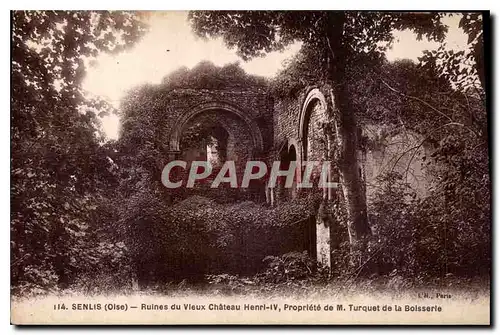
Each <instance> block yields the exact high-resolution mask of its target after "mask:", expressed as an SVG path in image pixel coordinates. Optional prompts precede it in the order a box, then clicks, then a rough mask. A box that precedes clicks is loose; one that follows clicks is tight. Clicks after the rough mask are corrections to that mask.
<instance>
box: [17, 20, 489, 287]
mask: <svg viewBox="0 0 500 335" xmlns="http://www.w3.org/2000/svg"><path fill="white" fill-rule="evenodd" d="M316 14H317V15H318V17H317V18H316V19H317V20H314V21H311V22H316V23H317V24H319V23H321V22H323V21H321V20H323V19H325V18H324V17H323V16H322V14H321V13H316ZM316 14H314V13H313V14H311V15H316ZM259 15H260V14H259ZM276 15H277V16H276V17H275V18H274V19H276V20H277V21H272V22H271V23H272V24H271V23H269V22H268V21H267V20H268V19H270V18H269V17H267V16H266V17H264V18H265V19H266V20H263V21H262V22H259V25H264V26H265V25H266V24H268V23H269V26H270V27H271V26H272V27H275V26H276V25H277V22H279V23H280V24H281V27H282V28H284V29H285V30H286V29H289V30H288V33H289V34H287V37H288V39H285V40H280V42H278V41H277V40H276V39H274V38H271V40H272V41H274V42H276V43H277V44H276V45H275V44H272V43H271V44H269V43H267V42H269V41H268V40H267V37H266V41H262V43H261V45H260V44H258V43H256V42H255V40H254V39H251V43H256V44H255V45H256V48H257V46H259V47H261V48H260V49H264V51H266V52H268V51H270V50H272V49H276V48H279V45H278V44H280V43H281V42H283V43H285V44H286V43H288V42H290V41H291V40H293V39H295V38H301V36H299V35H297V34H298V32H300V31H299V29H298V26H297V25H300V27H304V26H303V24H302V23H303V22H301V21H296V22H295V21H294V20H292V19H293V18H294V16H293V15H298V14H290V15H292V16H291V17H283V15H285V14H283V13H281V14H279V13H278V14H276ZM280 15H282V16H281V17H280ZM352 15H354V14H352ZM387 15H389V14H387ZM353 18H354V19H355V20H361V19H363V17H362V15H361V14H359V15H354V17H353ZM203 19H207V20H208V19H209V17H208V16H207V17H203ZM242 19H243V18H242ZM274 19H272V20H274ZM366 19H367V20H368V19H369V20H368V21H369V22H368V23H367V24H368V25H370V24H371V23H373V22H379V21H380V22H382V23H384V25H383V27H384V29H382V28H381V31H378V30H377V29H375V28H376V25H374V26H371V25H370V27H371V28H373V29H372V30H376V31H378V32H379V33H380V34H379V35H377V36H378V37H380V40H381V41H386V42H387V41H388V40H390V37H389V35H388V34H389V32H390V30H389V28H388V27H390V28H391V29H392V28H394V27H400V28H401V27H405V23H404V22H402V21H401V20H400V19H397V18H393V19H394V20H393V19H389V18H387V17H386V14H384V15H382V14H381V16H380V17H378V16H373V17H371V16H370V17H369V18H366ZM436 19H437V18H436V17H434V16H432V17H431V18H429V20H430V21H429V20H424V21H423V22H421V23H424V24H423V26H424V28H426V29H423V28H422V27H420V28H422V29H423V30H422V29H420V28H419V27H416V28H415V27H413V28H415V30H416V31H417V32H418V31H420V34H421V35H422V34H425V33H427V34H431V35H432V34H433V33H432V31H431V30H432V29H428V28H429V22H431V23H433V22H434V23H435V20H436ZM266 22H267V23H266ZM353 22H354V21H353ZM370 22H371V23H370ZM389 23H390V24H389ZM480 23H481V19H480V17H477V16H465V15H464V18H463V19H462V21H461V26H462V27H464V29H465V31H466V32H467V33H468V34H469V37H470V41H469V42H470V50H466V51H464V52H448V51H446V50H445V49H444V48H439V49H438V50H436V51H432V52H426V53H425V54H424V56H423V57H422V58H421V59H420V61H419V62H418V64H415V63H413V62H410V61H398V62H394V63H389V62H387V61H386V60H385V59H384V58H383V57H382V56H381V55H382V51H381V50H376V51H377V52H374V50H371V51H370V52H367V53H355V54H351V56H352V60H355V62H354V61H353V62H349V63H348V64H346V67H345V69H346V73H344V74H342V78H341V79H342V80H345V82H342V85H344V86H345V90H346V92H347V91H348V92H349V97H350V99H351V101H350V109H349V110H347V111H344V113H347V112H349V113H353V114H355V116H356V118H357V120H358V121H359V125H361V126H362V125H365V124H378V125H384V126H390V127H392V128H391V129H394V130H395V131H396V132H399V133H404V132H406V131H413V132H415V133H417V134H418V135H419V136H421V138H422V143H421V144H419V145H418V146H416V147H412V148H408V150H407V152H404V153H402V154H406V155H408V156H409V157H410V158H411V160H413V159H415V158H414V156H415V152H416V151H417V150H418V149H419V148H421V147H422V146H424V145H425V146H426V147H428V148H430V152H429V155H427V156H426V157H425V161H423V162H422V163H423V164H424V165H425V168H426V171H427V173H428V175H429V176H430V177H432V180H433V183H432V187H431V188H430V189H429V190H428V191H429V192H428V194H427V196H426V197H425V198H418V197H417V196H416V195H415V191H414V190H412V189H411V187H410V185H408V183H407V178H406V177H407V175H406V174H407V172H408V171H403V172H404V173H396V172H391V173H388V174H386V175H382V176H381V178H380V180H379V186H380V187H379V190H378V191H377V193H376V194H375V196H374V199H373V201H372V202H370V204H369V206H368V211H367V213H368V219H369V220H368V222H369V223H370V226H371V228H372V230H373V235H372V236H370V240H369V244H368V247H367V249H366V254H365V255H364V257H363V259H362V262H361V263H360V264H358V265H357V266H356V267H354V268H353V266H352V263H351V262H349V259H350V257H352V254H353V250H352V248H351V245H350V243H349V238H348V237H349V236H348V235H349V234H348V224H347V222H348V221H347V219H348V213H346V211H345V206H344V205H345V200H346V199H344V202H342V201H340V200H342V199H341V196H339V202H338V203H337V204H336V205H332V206H321V199H320V198H321V197H320V195H316V194H309V195H307V194H303V195H301V196H299V197H298V198H297V199H295V200H293V201H289V202H285V203H281V204H280V205H279V206H278V207H275V208H269V207H267V206H264V205H262V204H258V203H255V202H251V201H247V199H246V198H244V197H242V198H239V199H237V200H239V201H237V202H231V203H229V202H227V201H224V198H225V199H227V198H229V196H228V195H229V194H230V193H229V192H232V190H230V189H224V190H223V191H220V192H219V190H218V194H215V195H214V194H212V195H213V197H212V195H211V194H209V193H203V194H204V195H205V196H204V197H202V196H200V195H194V196H193V194H187V193H186V194H182V193H174V192H170V191H169V190H167V189H166V188H165V187H163V186H162V185H161V182H160V180H161V178H160V174H161V169H162V168H163V166H164V164H165V162H166V157H165V155H164V147H163V144H162V137H161V125H160V122H159V120H161V118H162V117H163V113H164V110H163V106H164V105H165V102H166V101H168V99H169V95H168V93H169V92H171V91H172V90H175V89H179V88H186V89H223V88H224V89H225V88H232V89H244V88H248V87H252V88H257V89H262V90H263V89H267V88H268V84H269V83H267V81H266V80H265V79H263V78H259V77H256V76H251V75H248V74H246V73H245V72H244V71H243V70H242V69H241V67H239V65H237V64H230V65H226V66H224V67H216V66H214V65H213V64H210V63H206V62H204V63H201V64H199V65H198V66H196V67H194V68H193V69H192V70H189V71H188V70H187V69H179V70H178V71H176V72H174V73H172V74H170V75H168V76H167V77H165V79H164V81H163V84H161V85H158V86H151V85H145V86H142V87H140V88H137V89H135V90H132V91H131V92H130V94H129V95H128V96H127V98H126V99H125V100H124V101H123V103H122V106H121V111H120V113H121V116H122V121H123V124H122V133H121V137H120V139H119V140H118V141H117V142H106V143H105V141H104V135H103V134H102V131H101V130H100V126H99V116H101V115H104V114H106V113H109V112H113V109H112V108H111V107H110V106H109V105H108V104H106V103H105V102H104V101H101V100H98V99H91V98H89V97H87V96H86V95H85V92H83V90H82V88H81V82H82V79H83V75H84V73H85V69H86V65H85V59H86V58H88V57H90V58H92V57H95V56H96V55H97V53H98V52H119V51H120V50H123V48H125V46H131V45H132V44H133V42H134V41H136V40H137V39H138V38H139V36H141V34H143V33H144V31H145V30H144V29H145V27H144V26H143V25H142V23H141V22H140V21H139V20H138V19H137V18H136V17H135V15H133V14H130V13H121V12H115V13H107V12H99V13H95V12H49V11H39V12H13V14H12V29H13V33H12V95H11V104H12V107H11V108H12V110H11V152H12V156H11V225H10V228H11V286H12V289H13V293H15V294H19V295H25V294H28V293H34V294H39V293H40V294H42V293H45V292H48V291H50V290H60V289H64V288H69V289H75V290H81V291H83V292H87V293H90V292H96V291H97V292H98V291H110V290H120V289H126V288H127V289H128V288H131V286H132V282H133V280H132V279H133V278H134V276H136V275H137V276H138V280H139V284H140V286H141V287H145V286H146V287H147V286H155V285H156V286H157V287H161V286H162V285H167V286H168V285H171V286H172V287H178V286H176V285H178V283H179V282H180V283H185V281H186V280H189V281H191V282H193V283H199V282H203V281H204V280H206V281H208V283H210V284H213V285H222V284H223V285H226V286H228V287H229V290H230V291H234V290H244V289H245V288H244V287H245V285H246V286H250V287H252V285H257V286H259V285H260V286H259V287H260V288H261V289H262V290H264V291H267V292H269V291H272V290H274V289H277V288H278V287H295V288H297V289H300V288H303V287H305V286H307V285H317V284H318V285H319V284H321V285H325V286H324V287H328V285H330V284H331V283H332V282H331V280H335V281H336V283H338V282H339V281H341V282H342V283H348V284H346V285H340V286H339V289H341V288H343V287H344V288H345V287H350V285H351V283H352V282H353V281H355V280H357V279H358V278H359V277H364V279H365V280H366V281H365V282H366V283H376V282H377V281H378V280H380V281H381V282H384V285H387V286H391V285H392V286H393V287H403V286H405V285H407V286H411V285H413V284H414V283H418V282H420V283H422V282H432V281H440V280H441V281H442V280H443V278H445V279H446V278H450V277H456V278H459V277H460V278H464V277H472V276H476V275H477V276H482V277H487V276H488V275H489V273H490V270H491V245H490V237H491V227H490V222H491V215H490V213H491V208H490V203H491V199H490V197H491V190H490V171H489V148H488V128H487V112H486V104H485V101H486V96H485V92H486V90H485V87H484V85H485V80H484V76H483V74H482V73H483V72H482V71H483V70H484V68H483V66H484V64H483V63H484V62H483V60H482V58H481V57H482V53H481V52H480V51H481V50H482V35H481V24H480ZM200 27H202V26H198V28H197V29H198V30H200V29H201V28H200ZM323 27H324V26H323ZM349 27H350V28H349V29H351V30H350V31H349V36H351V37H356V36H357V37H359V41H358V40H356V41H358V42H359V43H361V44H359V45H357V47H358V49H359V47H362V46H370V47H372V46H374V45H377V44H376V43H375V42H374V41H373V39H372V38H370V37H369V36H364V37H363V36H361V37H360V35H362V34H361V32H360V31H358V30H356V29H355V28H356V27H358V28H359V25H350V26H349ZM431 27H432V25H431ZM212 28H213V29H214V31H213V32H215V30H217V29H216V28H217V27H212ZM219 28H220V27H219ZM261 28H262V27H261ZM316 28H317V27H316ZM439 28H442V27H441V26H439ZM314 29H315V27H314V26H313V25H308V26H307V29H304V30H303V31H302V33H304V34H306V32H311V34H312V33H313V32H314ZM271 30H272V29H271ZM111 31H112V32H116V33H118V34H120V35H121V36H122V39H121V40H116V39H115V38H114V35H113V34H112V33H110V32H111ZM238 32H239V30H238V31H236V32H235V31H231V30H227V31H225V32H224V34H225V35H227V36H231V34H232V33H238ZM272 32H275V30H272ZM294 32H296V33H294ZM205 33H207V32H205ZM443 33H444V31H442V30H441V29H437V30H436V34H437V35H441V34H443ZM237 35H238V34H237ZM271 35H272V36H271V37H274V33H273V34H271ZM312 35H314V34H312ZM312 35H311V36H312ZM227 36H226V37H227ZM264 36H267V35H264ZM233 37H234V36H233ZM236 37H237V38H235V39H234V40H232V42H231V43H232V45H233V46H235V45H237V44H238V46H239V48H240V52H243V53H245V52H246V55H247V56H248V55H256V54H258V52H261V51H259V50H260V49H259V48H257V49H259V50H257V49H251V50H250V49H249V50H246V49H245V45H247V43H246V42H248V41H247V40H246V39H247V38H250V36H246V35H238V36H236ZM291 37H293V38H291ZM435 37H439V36H435ZM302 38H306V37H305V35H304V36H302ZM272 41H271V42H272ZM240 42H241V43H240ZM244 42H245V43H244ZM264 42H265V43H264ZM274 42H273V43H274ZM316 42H317V43H316ZM316 42H315V43H312V40H309V44H306V45H305V46H304V48H303V50H302V52H301V53H299V54H298V55H297V56H296V58H295V59H293V60H291V61H290V63H289V64H288V66H287V67H286V69H284V70H283V71H282V72H281V73H280V74H279V75H278V76H277V77H276V78H275V79H274V80H273V81H272V82H271V83H270V91H271V92H272V94H273V95H275V96H276V97H293V98H296V97H298V96H299V95H300V94H301V93H302V92H303V90H304V89H305V88H306V87H308V86H311V85H316V86H321V87H328V88H330V89H331V88H332V87H333V86H331V84H332V83H331V80H330V79H331V78H327V77H325V71H324V68H325V66H328V50H325V48H324V47H325V46H324V44H322V43H324V41H316ZM478 50H479V51H478ZM372 51H373V52H372ZM60 56H61V57H60ZM463 64H465V65H467V66H465V67H464V66H461V65H463ZM56 83H58V85H56ZM344 107H345V106H344ZM365 144H366V143H363V141H362V140H361V141H360V143H359V145H358V146H357V147H356V149H366V148H367V146H365ZM355 172H356V173H357V170H356V171H355ZM226 192H227V193H226ZM200 194H201V193H200ZM317 215H322V216H324V218H325V219H326V220H327V221H328V223H329V224H330V230H331V232H332V236H335V237H337V239H336V240H333V241H332V243H333V244H334V245H333V253H332V255H331V256H332V262H333V267H332V270H331V272H330V271H326V270H325V269H324V268H322V267H320V266H318V264H316V263H315V262H314V261H313V260H312V259H311V258H310V257H309V256H307V254H305V253H304V252H303V251H304V250H306V249H307V245H308V244H309V243H310V241H306V240H305V239H307V238H309V237H310V236H309V235H308V234H310V228H311V227H310V225H311V223H312V224H313V225H315V224H316V222H315V217H316V216H317ZM325 283H327V284H325ZM328 283H330V284H328ZM193 285H194V284H193ZM367 285H368V284H367ZM373 285H375V284H373ZM330 288H331V287H330Z"/></svg>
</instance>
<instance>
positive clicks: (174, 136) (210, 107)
mask: <svg viewBox="0 0 500 335" xmlns="http://www.w3.org/2000/svg"><path fill="white" fill-rule="evenodd" d="M211 111H225V112H229V113H232V114H234V115H236V116H237V117H239V118H240V119H241V120H242V121H243V122H244V123H245V124H246V125H247V127H248V129H249V131H250V133H251V136H252V141H253V147H254V149H255V150H257V151H259V152H262V150H263V148H264V143H263V140H262V134H261V132H260V129H259V126H258V125H257V123H256V122H255V121H254V120H253V119H251V118H250V117H249V116H248V115H247V113H245V112H244V111H242V110H240V109H238V108H236V107H235V106H233V105H231V104H228V103H226V102H209V103H203V104H201V105H198V106H196V107H194V108H192V109H191V110H190V111H189V112H188V113H186V114H184V115H182V116H181V117H180V118H179V119H178V120H177V122H176V123H175V125H174V127H173V129H172V132H171V134H170V138H169V151H170V152H174V153H176V152H180V140H181V136H182V132H183V130H184V128H185V127H186V125H187V124H188V122H189V121H190V120H192V119H193V118H195V117H196V116H198V115H200V114H203V113H206V112H211Z"/></svg>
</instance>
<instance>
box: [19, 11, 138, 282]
mask: <svg viewBox="0 0 500 335" xmlns="http://www.w3.org/2000/svg"><path fill="white" fill-rule="evenodd" d="M143 31H144V27H143V26H142V24H140V23H139V21H137V20H136V19H135V17H134V15H133V14H130V13H123V12H62V11H36V12H35V11H15V12H12V40H11V45H12V90H11V152H12V156H11V171H12V183H11V272H12V277H11V278H12V286H13V288H15V289H16V290H17V291H19V292H26V291H30V290H35V291H36V290H39V291H40V290H45V289H48V288H51V287H57V286H59V287H65V286H67V285H68V284H70V283H72V282H74V281H75V280H76V279H77V278H78V277H79V276H83V275H89V276H92V275H93V274H96V272H98V270H99V269H102V268H106V267H107V264H108V263H107V261H106V260H105V259H106V258H107V257H108V256H109V255H112V257H114V256H116V259H119V258H120V257H121V256H120V255H121V252H122V250H121V249H120V246H119V245H117V244H115V243H118V242H119V241H117V240H116V239H115V238H114V236H113V235H106V236H105V237H103V235H105V234H106V233H107V230H108V229H109V226H110V225H111V224H112V223H113V221H114V219H113V209H111V205H110V203H109V201H108V200H107V199H109V193H108V192H110V191H111V190H112V189H113V188H114V187H115V185H116V183H117V180H116V179H115V177H114V174H113V165H112V164H111V162H110V160H109V158H108V151H109V150H110V148H109V145H103V143H102V141H103V134H102V132H101V131H100V121H99V118H98V115H99V114H100V113H106V112H109V111H110V110H111V108H110V107H109V106H108V105H107V104H106V103H105V102H103V101H101V100H98V99H93V98H90V97H88V96H87V95H86V93H85V92H84V91H83V89H82V87H81V83H82V80H83V77H84V74H85V69H86V61H89V60H91V59H92V58H93V57H95V56H97V55H98V53H99V52H118V51H120V50H123V49H124V48H125V47H126V46H130V45H131V43H132V42H133V41H134V40H136V39H137V38H138V37H139V36H140V35H141V34H142V32H143ZM101 115H102V114H101ZM100 242H102V243H100ZM115 267H116V265H115ZM108 270H112V267H110V268H109V269H108Z"/></svg>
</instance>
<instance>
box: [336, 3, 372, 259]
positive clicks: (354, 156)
mask: <svg viewBox="0 0 500 335" xmlns="http://www.w3.org/2000/svg"><path fill="white" fill-rule="evenodd" d="M344 22H345V13H329V14H328V23H327V44H328V47H329V49H330V53H329V57H328V59H329V61H328V77H329V80H330V82H331V84H332V96H333V99H332V100H333V101H332V103H333V104H334V105H333V108H335V109H337V110H336V114H337V115H336V116H335V129H336V131H337V133H336V137H337V145H338V152H339V157H338V159H339V161H338V166H339V172H340V177H341V184H342V191H343V194H344V199H345V202H346V209H347V217H348V222H347V227H348V230H349V239H350V243H351V250H361V251H363V250H364V244H365V243H364V242H365V241H366V237H368V236H370V235H371V230H370V227H369V225H368V218H367V210H366V197H365V194H364V187H363V184H362V180H361V173H360V169H359V164H358V138H357V137H358V126H357V123H356V117H355V115H354V110H353V108H352V103H351V98H350V95H349V92H348V89H347V80H346V79H347V78H346V66H347V59H348V48H347V45H348V43H347V41H346V40H345V39H344V36H343V30H344ZM360 242H361V243H360Z"/></svg>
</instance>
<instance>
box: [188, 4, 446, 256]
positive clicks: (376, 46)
mask: <svg viewBox="0 0 500 335" xmlns="http://www.w3.org/2000/svg"><path fill="white" fill-rule="evenodd" d="M189 19H190V21H191V24H192V27H193V29H194V31H195V32H196V33H197V34H198V35H200V36H202V37H205V38H207V37H214V36H222V37H223V39H224V41H225V42H226V44H227V46H228V47H230V48H233V47H236V48H237V50H238V53H239V55H240V56H241V57H242V58H243V59H245V60H247V59H249V58H251V57H256V56H262V55H264V54H265V53H267V52H270V51H273V50H282V49H283V48H284V46H286V45H288V44H290V43H292V42H293V41H296V40H299V41H302V42H303V43H304V45H305V46H306V47H307V48H308V49H309V50H315V51H316V53H317V57H318V59H319V61H320V64H321V68H322V69H323V70H324V71H325V72H326V80H327V82H328V83H329V84H330V86H331V88H332V89H331V93H332V96H331V100H332V103H334V106H335V107H334V108H335V109H337V110H336V111H334V112H335V113H334V115H333V117H332V119H333V121H332V123H334V125H335V127H331V128H332V129H337V133H336V134H335V135H336V138H337V141H338V143H337V144H338V147H339V153H340V155H339V162H338V166H339V171H340V175H341V179H342V189H343V192H344V198H345V201H346V204H347V206H346V207H347V208H346V209H347V213H348V229H349V236H350V240H351V245H352V246H353V247H355V248H357V247H358V246H361V247H362V246H363V244H364V243H358V242H360V241H363V240H365V239H366V237H368V236H369V235H370V227H369V225H368V220H367V211H366V200H365V197H364V195H363V186H362V182H361V177H360V175H359V173H358V171H359V169H358V161H357V152H358V142H359V139H358V138H357V134H358V124H357V120H356V117H355V113H354V112H353V102H352V94H351V93H350V92H349V89H348V85H347V82H348V79H349V78H348V75H347V73H348V70H349V68H351V67H353V66H355V65H356V64H357V63H359V62H360V61H363V60H364V59H366V56H367V55H368V56H370V57H380V56H382V54H383V51H384V50H385V48H386V47H387V46H388V45H389V44H390V43H391V42H392V40H393V35H392V31H393V30H394V29H412V30H413V31H415V32H416V33H417V35H418V37H419V38H422V36H423V35H426V36H427V37H428V38H431V39H434V40H442V39H443V38H444V36H445V32H446V27H445V26H443V25H442V24H441V23H440V15H439V14H438V13H387V12H381V13H380V12H378V13H377V12H333V11H330V12H328V11H307V12H302V11H288V12H280V11H272V12H271V11H239V12H235V11H218V12H210V11H199V12H198V11H195V12H190V14H189Z"/></svg>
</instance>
